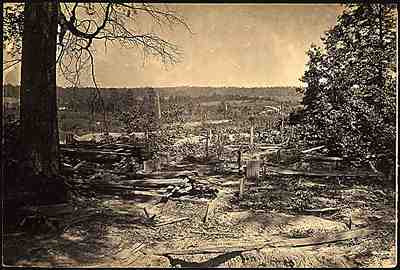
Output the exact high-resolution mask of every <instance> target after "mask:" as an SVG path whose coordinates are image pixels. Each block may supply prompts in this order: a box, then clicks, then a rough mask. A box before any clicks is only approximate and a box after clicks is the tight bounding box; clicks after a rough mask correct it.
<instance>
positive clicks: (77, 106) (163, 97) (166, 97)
mask: <svg viewBox="0 0 400 270" xmlns="http://www.w3.org/2000/svg"><path fill="white" fill-rule="evenodd" d="M154 91H157V92H159V93H160V101H161V103H164V104H165V103H175V104H183V103H194V105H195V104H197V103H199V102H208V101H225V100H233V99H243V98H245V99H253V98H260V97H262V98H263V99H269V100H271V101H273V100H282V99H284V100H286V101H288V102H291V101H292V100H294V99H296V100H297V99H298V97H299V94H298V93H297V92H296V87H249V88H247V87H199V86H181V87H161V88H151V87H141V88H99V91H96V89H95V88H91V87H83V88H64V87H57V96H58V105H59V106H65V107H68V108H69V109H71V110H73V111H87V110H90V107H91V106H94V111H101V110H102V109H101V107H102V105H101V103H102V102H101V99H102V100H103V101H104V106H105V109H106V110H107V111H112V112H114V111H124V110H127V109H128V108H129V107H130V105H131V103H132V100H136V99H138V98H139V99H140V98H141V97H143V96H146V95H149V94H151V93H154ZM98 92H99V93H100V96H101V99H100V98H99V95H98ZM4 95H5V96H9V97H19V86H14V85H5V86H4Z"/></svg>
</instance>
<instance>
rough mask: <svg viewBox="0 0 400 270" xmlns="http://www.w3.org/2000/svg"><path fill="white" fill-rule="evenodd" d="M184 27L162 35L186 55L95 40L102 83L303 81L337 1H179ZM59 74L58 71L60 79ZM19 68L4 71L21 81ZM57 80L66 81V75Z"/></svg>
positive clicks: (333, 18) (337, 10)
mask: <svg viewBox="0 0 400 270" xmlns="http://www.w3.org/2000/svg"><path fill="white" fill-rule="evenodd" d="M170 8H171V9H174V10H176V11H177V12H178V14H180V15H182V16H183V17H184V18H185V21H186V23H187V24H188V25H189V26H190V28H191V31H192V32H193V33H189V32H188V31H187V30H186V29H185V28H184V27H182V26H181V27H179V26H178V27H174V28H173V29H172V30H166V29H164V30H163V31H162V33H160V35H161V36H162V37H165V38H166V39H168V40H169V41H172V42H173V43H175V44H176V45H178V46H179V48H180V49H181V51H182V52H183V54H182V59H181V61H180V62H179V63H177V64H175V65H167V66H166V65H164V64H162V63H160V61H159V60H158V59H155V58H148V59H147V60H146V61H145V62H143V59H142V57H141V56H140V54H139V52H138V51H137V50H134V49H130V50H126V49H125V50H124V49H121V48H120V47H119V46H118V45H116V46H113V47H110V45H108V46H107V51H106V52H105V51H104V45H103V44H97V45H96V46H97V53H96V75H97V76H96V77H97V81H98V84H99V87H142V86H153V87H163V86H184V85H187V86H189V85H190V86H240V87H253V86H298V85H300V81H299V78H300V77H301V75H302V74H303V72H304V69H305V65H306V63H307V56H306V51H307V49H308V48H309V47H310V45H311V44H312V43H315V44H317V45H318V44H321V43H320V37H321V36H322V35H323V33H324V31H326V30H328V29H329V28H330V27H332V26H333V25H334V24H335V23H336V18H337V16H338V15H339V14H340V12H341V11H342V6H341V5H339V4H303V5H300V4H299V5H295V4H279V5H278V4H274V5H272V4H180V5H171V6H170ZM59 77H60V76H59ZM18 79H19V72H18V70H17V69H16V70H14V71H11V72H8V73H7V74H5V80H6V81H8V82H11V83H14V84H15V83H16V81H18ZM58 85H60V86H64V82H63V80H62V79H59V80H58Z"/></svg>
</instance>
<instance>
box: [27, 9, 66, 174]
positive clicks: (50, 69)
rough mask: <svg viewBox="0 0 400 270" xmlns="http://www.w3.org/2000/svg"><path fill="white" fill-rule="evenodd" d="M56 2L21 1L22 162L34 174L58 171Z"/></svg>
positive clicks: (55, 172) (56, 172)
mask: <svg viewBox="0 0 400 270" xmlns="http://www.w3.org/2000/svg"><path fill="white" fill-rule="evenodd" d="M57 5H58V3H57V2H56V1H53V2H38V3H36V2H29V1H27V2H26V3H25V10H24V13H25V20H24V34H23V40H22V65H21V111H20V119H21V128H22V129H21V132H22V134H21V136H22V137H21V139H22V145H23V152H22V153H23V155H24V156H23V161H24V162H23V166H24V169H25V170H28V171H31V172H32V173H33V174H34V175H38V174H40V175H44V176H46V177H51V176H54V175H57V174H58V173H59V168H60V164H59V141H58V126H57V97H56V48H57V46H56V40H57V18H58V8H57Z"/></svg>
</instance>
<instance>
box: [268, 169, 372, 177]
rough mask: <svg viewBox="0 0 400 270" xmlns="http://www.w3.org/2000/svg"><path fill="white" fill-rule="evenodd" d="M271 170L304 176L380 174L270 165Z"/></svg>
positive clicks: (282, 173) (283, 173)
mask: <svg viewBox="0 0 400 270" xmlns="http://www.w3.org/2000/svg"><path fill="white" fill-rule="evenodd" d="M268 170H269V171H272V172H273V173H277V174H280V175H302V176H332V177H333V176H355V177H357V176H360V177H362V176H370V177H371V176H378V174H376V173H373V172H348V171H347V172H346V171H336V172H324V171H314V172H311V171H297V170H291V169H286V168H279V167H268Z"/></svg>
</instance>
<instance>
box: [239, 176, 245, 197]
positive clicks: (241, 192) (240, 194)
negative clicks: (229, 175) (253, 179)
mask: <svg viewBox="0 0 400 270" xmlns="http://www.w3.org/2000/svg"><path fill="white" fill-rule="evenodd" d="M245 184H246V178H245V177H242V178H240V180H239V199H242V198H243V192H244V188H245Z"/></svg>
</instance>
